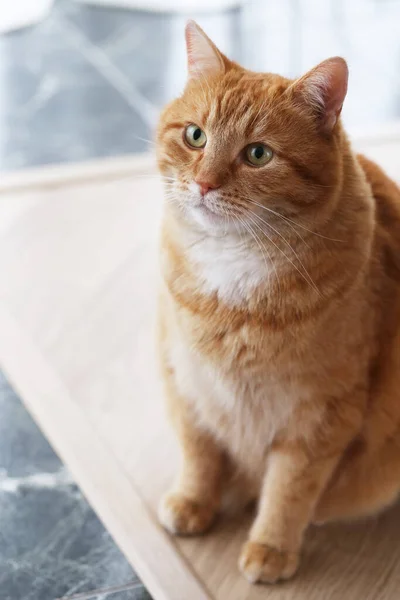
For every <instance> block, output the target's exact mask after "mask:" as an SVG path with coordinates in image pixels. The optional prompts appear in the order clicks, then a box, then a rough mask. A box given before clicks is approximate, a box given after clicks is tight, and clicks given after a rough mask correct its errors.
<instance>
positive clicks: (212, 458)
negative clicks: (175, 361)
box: [158, 369, 225, 535]
mask: <svg viewBox="0 0 400 600" xmlns="http://www.w3.org/2000/svg"><path fill="white" fill-rule="evenodd" d="M164 375H165V377H164V383H165V384H166V385H165V388H166V389H165V391H166V397H167V403H168V406H169V412H170V416H171V420H172V424H173V426H174V428H175V431H176V433H177V435H178V440H179V442H180V446H181V451H182V465H181V469H180V472H179V474H178V477H177V479H176V482H175V485H174V486H173V488H172V490H171V491H170V492H168V493H167V494H166V495H165V496H164V497H163V498H162V500H161V502H160V505H159V511H158V515H159V520H160V522H161V524H162V525H163V526H164V527H165V528H166V529H167V530H168V531H170V532H171V533H173V534H176V535H195V534H200V533H203V532H205V531H206V530H207V529H209V527H210V526H211V525H212V523H213V521H214V518H215V516H216V513H217V511H218V508H219V505H220V500H221V487H222V477H223V468H224V466H225V455H224V453H223V451H222V449H221V448H220V447H219V445H218V444H217V441H216V440H215V438H214V437H213V436H212V435H211V434H210V433H209V432H208V431H206V430H205V429H204V428H202V427H200V425H199V424H198V417H197V416H196V415H195V414H194V411H193V408H192V406H191V404H190V402H188V401H187V400H186V399H185V398H184V397H183V396H182V395H181V394H180V393H179V392H178V391H177V389H176V386H175V381H174V375H173V372H172V371H171V370H170V369H165V371H164Z"/></svg>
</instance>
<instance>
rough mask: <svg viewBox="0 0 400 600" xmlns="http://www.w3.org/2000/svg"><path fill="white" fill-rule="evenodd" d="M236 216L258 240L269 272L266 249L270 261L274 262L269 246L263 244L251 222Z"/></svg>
mask: <svg viewBox="0 0 400 600" xmlns="http://www.w3.org/2000/svg"><path fill="white" fill-rule="evenodd" d="M236 217H237V219H238V220H239V221H240V223H241V224H242V225H243V227H244V228H245V229H246V230H247V231H248V232H249V233H250V236H251V237H253V238H254V239H255V241H256V243H257V245H258V247H259V249H260V252H261V254H262V256H263V259H264V262H265V267H266V270H267V273H268V272H269V268H268V263H267V257H266V256H265V252H264V250H265V251H266V252H267V254H268V258H269V261H270V262H272V261H271V254H270V252H269V251H268V249H267V248H266V247H265V246H264V245H263V243H262V241H261V240H260V238H259V236H258V235H257V234H256V233H255V231H254V230H253V229H252V228H251V226H250V224H249V223H246V222H245V220H244V219H241V218H240V217H239V215H236Z"/></svg>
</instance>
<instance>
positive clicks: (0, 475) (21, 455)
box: [0, 372, 60, 551]
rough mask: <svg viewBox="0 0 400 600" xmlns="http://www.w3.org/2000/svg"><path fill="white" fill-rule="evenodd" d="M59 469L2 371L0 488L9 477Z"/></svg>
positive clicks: (58, 462) (53, 455)
mask: <svg viewBox="0 0 400 600" xmlns="http://www.w3.org/2000/svg"><path fill="white" fill-rule="evenodd" d="M59 469H60V460H59V458H58V457H57V456H56V455H55V454H54V452H53V450H52V449H51V447H50V445H49V444H48V442H47V441H46V440H45V438H44V437H43V436H42V435H41V433H40V431H39V430H38V428H37V426H36V425H35V423H34V422H33V420H32V419H31V418H30V417H29V416H28V415H27V412H26V410H25V408H24V406H23V405H22V404H21V402H20V401H19V399H18V398H17V396H16V395H15V393H14V392H13V390H12V389H11V388H10V386H9V385H8V383H7V381H6V380H5V378H4V376H3V375H2V373H1V372H0V490H1V488H2V484H3V482H4V479H5V478H6V477H8V478H21V477H27V476H29V475H33V474H35V473H41V472H46V473H53V472H57V471H58V470H59ZM0 518H1V515H0ZM0 551H1V549H0Z"/></svg>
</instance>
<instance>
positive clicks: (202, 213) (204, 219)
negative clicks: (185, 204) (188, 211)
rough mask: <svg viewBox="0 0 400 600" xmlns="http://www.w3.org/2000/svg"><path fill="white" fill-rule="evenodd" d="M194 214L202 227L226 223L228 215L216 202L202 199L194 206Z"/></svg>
mask: <svg viewBox="0 0 400 600" xmlns="http://www.w3.org/2000/svg"><path fill="white" fill-rule="evenodd" d="M192 214H193V215H194V217H195V219H196V220H197V221H200V222H201V224H202V225H206V226H207V225H220V224H221V223H224V222H226V214H225V213H224V211H223V210H221V208H220V207H218V206H217V205H215V203H214V202H210V201H207V200H206V199H204V198H203V199H202V200H201V201H198V202H196V203H195V204H193V205H192Z"/></svg>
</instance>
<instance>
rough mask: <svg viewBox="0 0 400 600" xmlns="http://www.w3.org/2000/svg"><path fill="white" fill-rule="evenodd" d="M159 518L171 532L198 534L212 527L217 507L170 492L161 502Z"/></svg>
mask: <svg viewBox="0 0 400 600" xmlns="http://www.w3.org/2000/svg"><path fill="white" fill-rule="evenodd" d="M158 518H159V520H160V523H161V524H162V525H163V527H165V529H167V530H168V531H169V532H170V533H173V534H175V535H196V534H200V533H204V532H205V531H207V529H209V528H210V526H211V525H212V522H213V521H214V518H215V509H214V508H212V507H210V506H207V505H204V504H200V503H198V502H196V501H194V500H191V499H189V498H186V497H185V496H183V495H182V494H178V493H170V494H167V495H166V496H164V498H163V499H162V500H161V502H160V506H159V509H158Z"/></svg>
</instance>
